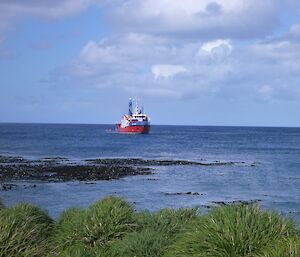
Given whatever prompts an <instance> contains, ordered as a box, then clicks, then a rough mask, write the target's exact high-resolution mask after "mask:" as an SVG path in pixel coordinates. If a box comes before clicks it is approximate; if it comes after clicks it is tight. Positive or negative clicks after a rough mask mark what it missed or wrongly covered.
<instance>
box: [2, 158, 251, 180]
mask: <svg viewBox="0 0 300 257" xmlns="http://www.w3.org/2000/svg"><path fill="white" fill-rule="evenodd" d="M190 165H193V166H228V165H230V166H231V165H247V166H248V165H249V166H251V167H253V166H255V165H256V163H246V162H244V161H242V162H234V161H228V162H224V161H213V162H204V161H203V162H197V161H188V160H166V159H161V160H159V159H143V158H95V159H83V160H71V159H68V158H65V157H43V158H39V159H27V158H24V157H20V156H5V155H0V171H1V173H0V182H1V183H5V182H13V181H36V182H67V181H99V180H112V179H119V178H123V177H126V176H135V175H150V174H152V170H154V169H155V167H157V166H190Z"/></svg>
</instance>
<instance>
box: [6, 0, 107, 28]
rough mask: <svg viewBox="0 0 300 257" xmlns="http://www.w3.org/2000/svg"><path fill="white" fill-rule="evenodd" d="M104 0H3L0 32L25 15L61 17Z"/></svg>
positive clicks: (43, 17)
mask: <svg viewBox="0 0 300 257" xmlns="http://www.w3.org/2000/svg"><path fill="white" fill-rule="evenodd" d="M101 2H104V0H38V1H36V0H26V1H25V0H1V1H0V33H1V32H2V33H3V32H5V31H7V30H8V29H10V28H11V27H12V24H14V23H15V22H16V21H17V20H19V19H21V18H24V17H38V18H41V19H59V18H64V17H67V16H72V15H76V14H78V13H80V12H82V11H84V10H86V9H87V8H88V7H89V6H91V5H92V4H99V3H101Z"/></svg>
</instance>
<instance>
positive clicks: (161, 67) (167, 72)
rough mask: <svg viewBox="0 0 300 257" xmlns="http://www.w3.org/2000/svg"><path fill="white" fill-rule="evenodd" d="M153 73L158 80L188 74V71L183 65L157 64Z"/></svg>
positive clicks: (153, 67) (153, 68) (152, 69)
mask: <svg viewBox="0 0 300 257" xmlns="http://www.w3.org/2000/svg"><path fill="white" fill-rule="evenodd" d="M151 71H152V73H153V75H154V78H155V79H158V78H171V77H174V76H175V75H176V74H178V73H185V72H187V69H186V68H185V67H184V66H183V65H171V64H156V65H153V66H152V68H151Z"/></svg>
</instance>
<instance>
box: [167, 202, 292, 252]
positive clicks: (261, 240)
mask: <svg viewBox="0 0 300 257" xmlns="http://www.w3.org/2000/svg"><path fill="white" fill-rule="evenodd" d="M296 234H297V229H296V227H295V225H294V224H293V223H292V222H291V221H289V220H284V219H283V218H282V217H281V216H279V215H278V214H275V213H269V212H265V211H261V210H260V209H259V207H258V206H257V205H232V206H226V207H219V208H215V209H214V210H212V211H211V213H210V214H208V215H207V216H204V217H199V218H198V219H197V221H196V222H194V223H193V224H192V225H191V226H190V227H189V228H187V230H186V232H185V233H183V234H182V235H180V236H179V237H178V240H177V241H176V242H175V243H174V245H172V246H171V247H170V248H169V250H168V253H167V254H166V256H170V257H171V256H172V257H175V256H180V257H185V256H194V257H195V256H199V257H200V256H206V257H235V256H236V257H237V256H249V257H250V256H259V254H261V253H263V251H264V249H266V247H267V246H269V245H272V244H276V242H278V241H286V240H288V239H289V238H290V237H292V236H294V235H296ZM265 256H268V250H266V255H265Z"/></svg>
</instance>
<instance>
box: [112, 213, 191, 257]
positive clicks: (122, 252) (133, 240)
mask: <svg viewBox="0 0 300 257" xmlns="http://www.w3.org/2000/svg"><path fill="white" fill-rule="evenodd" d="M195 217H196V210H195V209H192V210H186V209H179V210H170V209H162V210H160V211H158V212H156V213H153V214H151V213H149V212H142V213H140V214H138V215H137V221H138V224H139V231H137V232H134V233H130V234H128V235H127V236H126V237H125V238H124V239H123V240H121V241H118V242H116V243H115V244H114V245H113V246H112V249H111V254H110V256H118V257H128V256H135V257H158V256H162V254H163V252H164V251H165V249H166V246H168V245H169V244H170V243H171V242H172V240H173V239H174V235H175V234H176V233H179V232H180V230H181V228H182V227H184V226H185V225H186V224H187V223H189V222H190V221H191V220H192V219H193V218H195Z"/></svg>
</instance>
